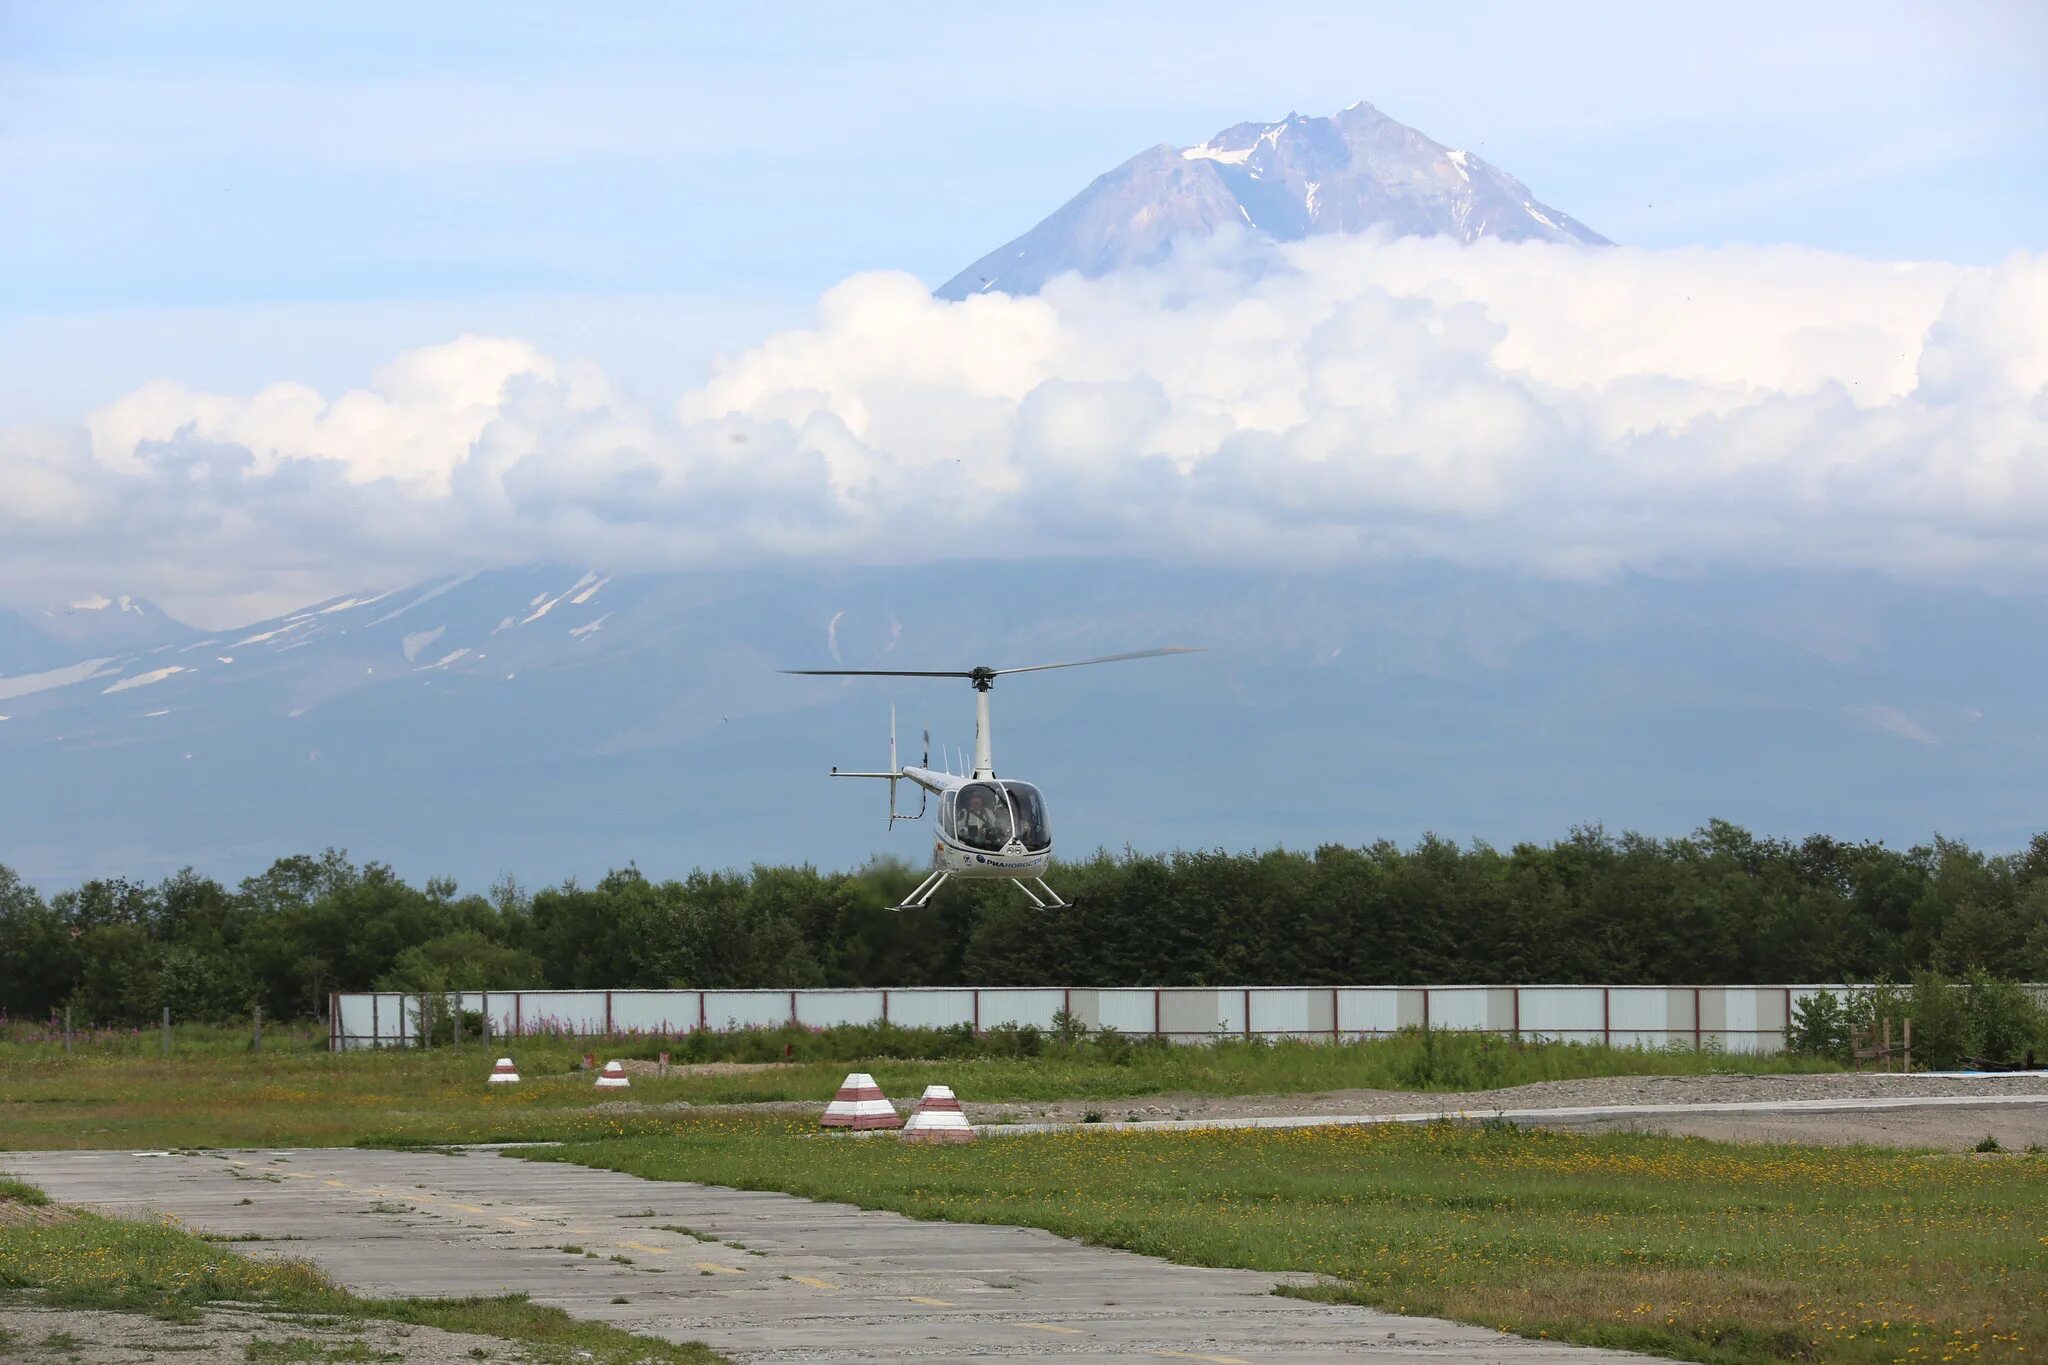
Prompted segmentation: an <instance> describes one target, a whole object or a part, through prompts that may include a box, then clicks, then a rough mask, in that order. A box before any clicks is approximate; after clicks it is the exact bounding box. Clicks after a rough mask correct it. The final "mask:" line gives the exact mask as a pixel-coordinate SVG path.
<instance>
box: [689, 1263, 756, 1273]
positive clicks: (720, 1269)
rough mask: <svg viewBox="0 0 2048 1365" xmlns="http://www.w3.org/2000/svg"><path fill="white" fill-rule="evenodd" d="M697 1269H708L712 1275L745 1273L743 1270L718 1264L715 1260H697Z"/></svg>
mask: <svg viewBox="0 0 2048 1365" xmlns="http://www.w3.org/2000/svg"><path fill="white" fill-rule="evenodd" d="M697 1269H699V1270H708V1271H710V1272H711V1273H712V1274H714V1275H744V1274H746V1273H747V1272H746V1271H744V1270H735V1269H733V1267H731V1266H729V1265H720V1264H719V1263H718V1262H716V1261H699V1262H697Z"/></svg>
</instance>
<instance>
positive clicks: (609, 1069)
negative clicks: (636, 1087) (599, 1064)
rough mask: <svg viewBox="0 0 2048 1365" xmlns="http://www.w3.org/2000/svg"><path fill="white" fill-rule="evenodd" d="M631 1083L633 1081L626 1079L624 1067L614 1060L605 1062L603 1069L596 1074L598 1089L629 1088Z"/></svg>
mask: <svg viewBox="0 0 2048 1365" xmlns="http://www.w3.org/2000/svg"><path fill="white" fill-rule="evenodd" d="M632 1085H633V1083H632V1082H631V1081H629V1080H627V1079H626V1068H625V1067H623V1066H621V1065H619V1063H617V1062H615V1061H613V1062H606V1063H605V1064H604V1070H603V1071H601V1072H599V1073H598V1076H597V1088H598V1089H599V1090H629V1089H631V1088H632Z"/></svg>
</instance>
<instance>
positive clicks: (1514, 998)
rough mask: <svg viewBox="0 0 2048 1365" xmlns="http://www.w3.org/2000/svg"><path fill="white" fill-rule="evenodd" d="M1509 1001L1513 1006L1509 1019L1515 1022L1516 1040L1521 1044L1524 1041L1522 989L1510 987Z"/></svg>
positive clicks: (1514, 1032)
mask: <svg viewBox="0 0 2048 1365" xmlns="http://www.w3.org/2000/svg"><path fill="white" fill-rule="evenodd" d="M1508 1000H1509V1003H1510V1006H1511V1010H1510V1014H1509V1017H1510V1019H1511V1020H1512V1021H1513V1036H1514V1040H1515V1041H1516V1042H1518V1043H1519V1042H1521V1041H1522V988H1521V987H1520V986H1510V987H1508Z"/></svg>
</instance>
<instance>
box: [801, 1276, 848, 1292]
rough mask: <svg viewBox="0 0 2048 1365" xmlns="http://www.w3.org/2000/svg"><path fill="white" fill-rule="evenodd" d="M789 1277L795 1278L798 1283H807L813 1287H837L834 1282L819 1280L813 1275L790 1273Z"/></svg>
mask: <svg viewBox="0 0 2048 1365" xmlns="http://www.w3.org/2000/svg"><path fill="white" fill-rule="evenodd" d="M789 1278H791V1279H792V1280H795V1281H796V1282H797V1283H798V1284H807V1285H809V1286H810V1287H811V1288H813V1289H837V1288H838V1287H839V1286H838V1285H836V1284H832V1283H829V1282H828V1281H825V1280H821V1279H819V1278H818V1277H817V1276H815V1275H792V1276H790V1277H789Z"/></svg>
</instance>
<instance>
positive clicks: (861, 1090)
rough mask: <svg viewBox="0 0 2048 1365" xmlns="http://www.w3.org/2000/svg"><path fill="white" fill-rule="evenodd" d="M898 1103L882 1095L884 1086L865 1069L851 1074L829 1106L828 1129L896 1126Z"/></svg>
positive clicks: (824, 1123) (825, 1123) (823, 1122)
mask: <svg viewBox="0 0 2048 1365" xmlns="http://www.w3.org/2000/svg"><path fill="white" fill-rule="evenodd" d="M902 1123H903V1120H902V1119H900V1118H898V1117H896V1106H895V1105H893V1104H890V1103H889V1101H888V1100H886V1099H884V1098H883V1097H882V1087H880V1086H879V1085H876V1084H875V1078H874V1077H873V1076H870V1075H868V1073H867V1072H865V1071H855V1072H852V1073H850V1074H849V1075H848V1076H847V1078H846V1079H845V1080H844V1081H841V1082H840V1083H839V1093H838V1094H836V1095H834V1096H833V1097H832V1103H830V1104H828V1105H826V1106H825V1117H824V1118H823V1119H821V1120H819V1126H820V1127H824V1128H896V1127H900V1126H901V1125H902Z"/></svg>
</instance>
